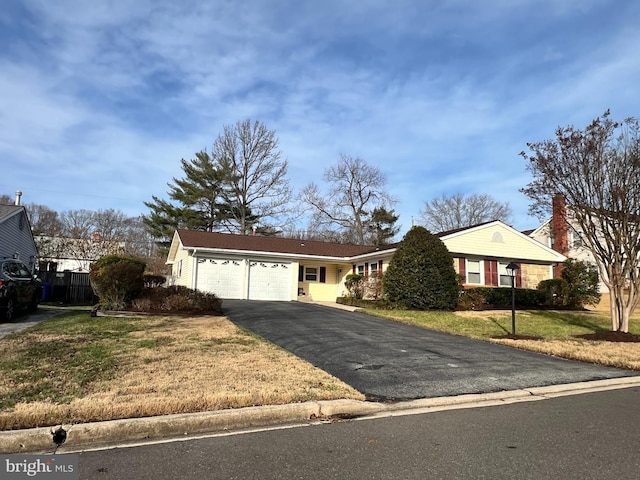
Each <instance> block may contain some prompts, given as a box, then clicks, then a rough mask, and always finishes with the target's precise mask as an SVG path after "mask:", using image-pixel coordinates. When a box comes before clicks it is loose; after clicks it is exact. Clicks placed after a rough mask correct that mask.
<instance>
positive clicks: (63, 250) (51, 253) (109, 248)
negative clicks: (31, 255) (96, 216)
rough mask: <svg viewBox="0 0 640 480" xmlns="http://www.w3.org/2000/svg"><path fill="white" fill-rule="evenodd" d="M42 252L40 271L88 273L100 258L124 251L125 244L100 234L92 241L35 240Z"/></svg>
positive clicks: (94, 235) (79, 239) (50, 238)
mask: <svg viewBox="0 0 640 480" xmlns="http://www.w3.org/2000/svg"><path fill="white" fill-rule="evenodd" d="M35 241H36V243H37V244H38V250H39V252H40V270H41V271H57V272H64V271H69V272H88V271H89V267H90V265H91V264H92V263H93V262H95V261H96V260H98V259H99V258H100V257H103V256H105V255H110V254H118V253H122V252H123V251H124V243H123V242H116V241H107V240H104V239H103V238H102V237H101V236H100V234H99V233H97V232H96V233H94V234H93V236H92V238H91V239H82V238H66V237H50V236H46V235H39V236H37V237H36V238H35Z"/></svg>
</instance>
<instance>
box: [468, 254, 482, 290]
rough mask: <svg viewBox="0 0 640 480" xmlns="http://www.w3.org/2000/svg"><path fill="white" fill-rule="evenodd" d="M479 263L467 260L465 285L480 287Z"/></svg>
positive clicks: (478, 261)
mask: <svg viewBox="0 0 640 480" xmlns="http://www.w3.org/2000/svg"><path fill="white" fill-rule="evenodd" d="M480 263H481V261H480V260H470V259H467V283H468V284H473V285H482V275H481V272H482V270H481V265H480Z"/></svg>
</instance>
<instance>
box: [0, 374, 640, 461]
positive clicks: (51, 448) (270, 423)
mask: <svg viewBox="0 0 640 480" xmlns="http://www.w3.org/2000/svg"><path fill="white" fill-rule="evenodd" d="M629 387H640V377H626V378H617V379H611V380H598V381H593V382H582V383H573V384H566V385H554V386H550V387H536V388H530V389H522V390H514V391H508V392H507V391H503V392H495V393H484V394H471V395H458V396H453V397H441V398H426V399H420V400H412V401H407V402H399V403H394V404H389V403H375V402H360V401H357V400H334V401H318V402H305V403H296V404H289V405H268V406H263V407H248V408H239V409H233V410H220V411H214V412H203V413H192V414H178V415H163V416H159V417H148V418H134V419H124V420H112V421H108V422H96V423H84V424H74V425H62V427H63V428H64V429H65V430H66V432H67V440H66V442H65V443H64V444H63V445H62V446H61V447H60V448H58V449H57V450H56V445H55V444H54V443H53V439H52V432H53V430H55V429H57V428H58V427H59V425H56V426H55V427H41V428H34V429H26V430H12V431H4V432H0V453H2V454H9V453H49V454H50V453H53V452H56V453H73V452H80V451H85V450H95V449H102V448H116V447H124V446H133V445H140V444H145V443H159V442H169V441H178V440H188V439H194V438H198V437H203V436H210V435H216V434H224V433H240V432H242V431H251V430H255V429H260V428H268V427H275V426H296V425H313V424H318V423H327V422H335V421H340V420H350V419H356V418H358V419H368V418H376V417H381V416H399V415H411V414H417V413H429V412H436V411H440V410H448V409H462V408H473V407H487V406H497V405H505V404H508V403H514V402H524V401H534V400H544V399H548V398H554V397H558V396H565V395H577V394H582V393H591V392H598V391H603V390H612V389H618V388H629Z"/></svg>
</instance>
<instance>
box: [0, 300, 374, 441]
mask: <svg viewBox="0 0 640 480" xmlns="http://www.w3.org/2000/svg"><path fill="white" fill-rule="evenodd" d="M85 317H86V318H85ZM75 321H76V322H77V323H78V324H83V323H84V324H86V325H85V327H84V328H81V327H78V329H77V331H76V332H69V333H68V334H65V335H63V334H61V333H60V328H55V327H54V326H53V325H54V324H55V322H56V319H55V318H54V319H52V320H50V321H49V322H50V323H51V325H50V328H46V327H43V328H40V329H38V328H36V329H35V330H29V331H26V332H23V333H21V334H18V335H12V336H9V337H6V338H4V339H2V340H0V343H1V344H2V347H3V348H2V355H1V357H0V407H2V406H4V408H0V430H8V429H18V428H28V427H35V426H46V425H57V424H62V423H64V424H70V423H79V422H88V421H100V420H111V419H118V418H132V417H143V416H152V415H162V414H172V413H186V412H201V411H210V410H220V409H227V408H237V407H245V406H253V405H266V404H284V403H292V402H302V401H308V400H331V399H339V398H352V399H358V400H364V396H363V395H362V394H361V393H359V392H358V391H356V390H354V389H353V388H351V387H349V386H348V385H346V384H344V383H342V382H341V381H339V380H338V379H336V378H335V377H332V376H331V375H329V374H328V373H326V372H324V371H322V370H320V369H318V368H315V367H313V366H312V365H310V364H309V363H307V362H305V361H303V360H300V359H298V358H297V357H295V356H293V355H291V354H289V353H287V352H286V351H284V350H282V349H280V348H279V347H277V346H275V345H272V344H270V343H267V342H265V341H264V340H262V339H260V338H258V337H256V336H254V335H252V334H250V333H247V332H244V331H242V330H240V329H238V328H237V327H236V326H235V325H233V324H232V323H231V322H230V321H229V320H227V319H226V318H224V317H214V316H206V317H191V318H179V317H149V318H145V319H113V318H105V317H99V318H98V319H92V320H89V315H88V314H87V313H85V314H84V315H83V316H82V317H78V318H76V319H75ZM101 321H102V322H103V326H101V325H100V322H101ZM63 322H64V320H63ZM90 322H91V323H90ZM119 322H121V323H120V324H119ZM45 323H47V322H43V324H41V325H44V324H45ZM94 323H95V325H94ZM110 324H113V325H115V326H110ZM74 325H76V324H74ZM44 345H57V346H59V347H60V348H64V347H65V346H66V348H67V349H68V356H67V357H64V356H59V355H57V354H56V353H55V352H53V351H52V350H51V349H49V351H51V358H50V359H47V358H46V354H45V355H41V356H40V358H39V360H38V361H35V360H33V358H32V357H33V355H32V354H30V353H29V352H34V351H40V350H41V349H42V348H43V346H44ZM87 349H93V350H95V351H96V352H97V353H96V352H92V353H91V354H92V355H93V357H90V358H88V359H85V360H82V361H81V362H73V359H74V358H76V357H80V356H82V355H84V354H85V352H86V350H87ZM25 356H27V357H29V358H31V362H32V363H35V364H36V367H35V368H36V370H37V372H36V373H35V374H34V372H31V373H29V372H27V371H22V370H24V369H26V368H29V367H28V363H29V361H28V360H26V361H25V358H26V357H25ZM42 357H44V358H42ZM65 363H66V366H65ZM83 363H84V364H85V365H84V366H83ZM69 364H73V366H71V367H70V366H69ZM76 364H78V365H76ZM96 365H98V366H96ZM83 368H85V370H83ZM87 368H92V369H93V370H94V371H90V372H89V373H88V375H87V372H86V369H87ZM7 369H10V370H9V371H10V372H11V374H9V375H7V374H6V373H7V372H8V370H7ZM76 370H77V371H76ZM16 392H22V393H20V394H16ZM69 392H71V393H69Z"/></svg>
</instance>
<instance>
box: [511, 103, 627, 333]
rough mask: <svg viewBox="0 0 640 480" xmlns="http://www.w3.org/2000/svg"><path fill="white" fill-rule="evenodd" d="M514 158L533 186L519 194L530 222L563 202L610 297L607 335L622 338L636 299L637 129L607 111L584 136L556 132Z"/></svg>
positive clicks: (570, 128) (567, 130)
mask: <svg viewBox="0 0 640 480" xmlns="http://www.w3.org/2000/svg"><path fill="white" fill-rule="evenodd" d="M527 146H528V147H529V149H530V150H531V152H532V153H531V154H526V153H525V152H522V154H521V155H522V156H523V157H524V159H525V160H527V161H528V165H527V169H528V170H529V171H530V172H531V174H532V175H533V180H532V181H531V183H529V184H528V185H527V186H526V187H525V188H523V189H522V192H523V193H524V194H526V195H527V196H528V197H529V198H530V199H531V200H532V204H531V207H530V210H531V212H532V213H534V214H537V215H538V216H541V215H546V214H548V212H550V210H551V199H552V197H553V196H554V195H556V194H561V195H564V197H565V198H566V201H567V203H568V205H569V209H570V212H571V215H572V217H573V218H572V219H573V222H570V225H572V223H574V222H575V225H577V227H578V228H579V229H580V230H581V231H580V232H579V233H580V235H581V237H582V239H583V241H584V243H585V245H586V247H587V248H588V249H589V250H590V251H591V252H592V253H593V255H594V257H595V260H596V263H597V265H598V268H599V270H600V277H601V279H602V281H603V282H604V283H605V285H606V286H607V287H608V288H609V292H610V297H611V328H612V330H614V331H622V332H628V331H629V317H630V316H631V314H632V313H633V311H634V310H635V308H636V306H637V305H638V301H639V299H640V297H639V296H638V292H639V291H640V275H639V272H638V255H639V254H640V124H639V122H638V120H637V119H635V118H629V119H626V120H624V121H623V122H615V121H613V120H611V119H610V118H609V111H607V112H605V113H604V114H603V115H602V116H601V117H598V118H596V119H595V120H594V121H593V122H592V123H591V124H590V125H589V126H588V127H586V128H585V129H584V130H580V129H576V128H574V127H573V126H568V127H564V128H561V127H558V129H557V130H556V138H555V139H552V140H546V141H542V142H537V143H528V144H527Z"/></svg>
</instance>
